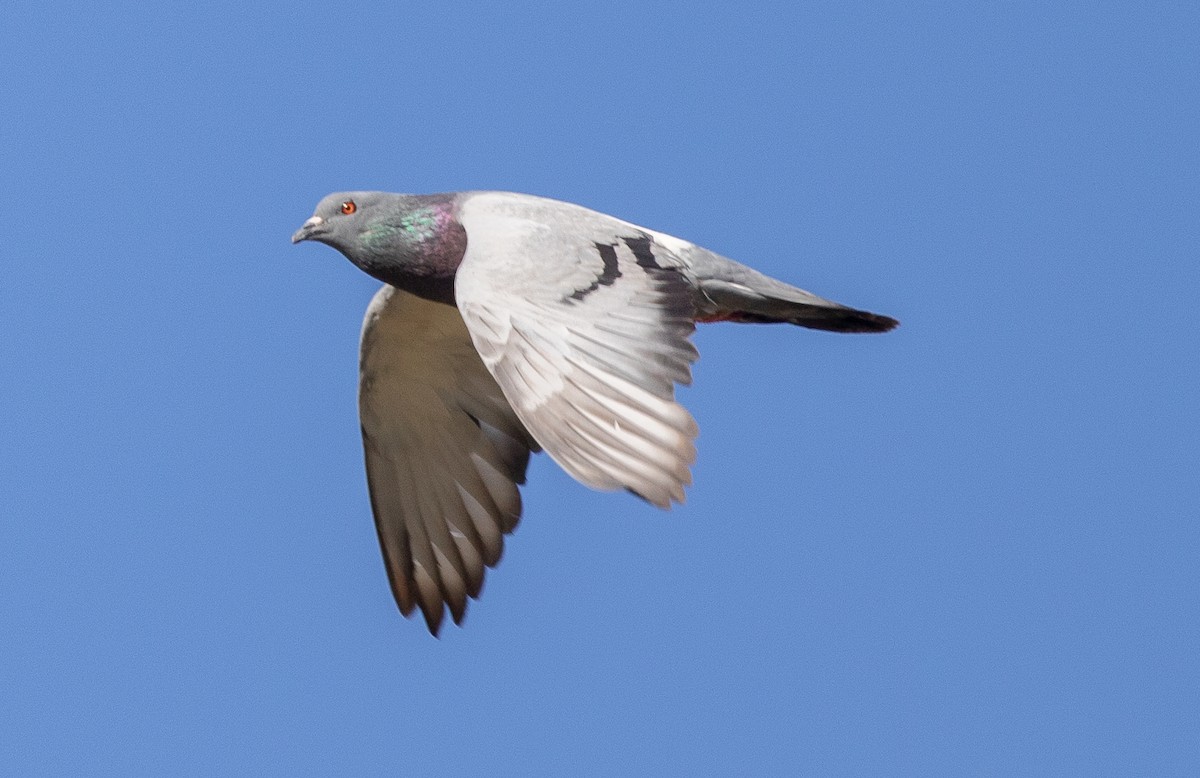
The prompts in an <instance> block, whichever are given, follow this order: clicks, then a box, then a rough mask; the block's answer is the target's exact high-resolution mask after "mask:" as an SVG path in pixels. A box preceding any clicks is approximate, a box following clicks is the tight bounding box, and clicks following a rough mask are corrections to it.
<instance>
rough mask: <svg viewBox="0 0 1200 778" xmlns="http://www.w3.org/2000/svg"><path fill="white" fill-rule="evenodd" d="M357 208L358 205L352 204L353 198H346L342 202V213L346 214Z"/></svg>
mask: <svg viewBox="0 0 1200 778" xmlns="http://www.w3.org/2000/svg"><path fill="white" fill-rule="evenodd" d="M357 210H358V206H357V205H355V204H354V201H353V200H347V201H346V202H344V203H342V213H344V214H346V215H347V216H349V215H350V214H352V213H354V212H355V211H357Z"/></svg>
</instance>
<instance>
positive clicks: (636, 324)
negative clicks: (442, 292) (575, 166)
mask: <svg viewBox="0 0 1200 778" xmlns="http://www.w3.org/2000/svg"><path fill="white" fill-rule="evenodd" d="M458 218H459V220H460V221H461V222H462V225H463V227H464V228H465V229H466V232H467V251H466V256H465V257H464V258H463V262H462V265H461V266H460V267H459V270H458V275H457V278H456V282H455V296H456V300H457V303H458V307H459V309H460V310H461V311H462V316H463V319H464V321H465V322H466V325H467V329H468V330H469V331H470V334H471V339H472V341H473V342H474V344H475V348H476V349H478V351H479V354H480V356H482V358H483V362H484V364H485V365H487V368H488V369H489V370H490V371H491V373H492V375H493V376H495V378H496V381H497V383H499V385H500V388H501V389H502V390H503V391H504V395H505V397H507V398H508V401H509V403H510V405H511V406H512V408H513V410H515V411H516V414H517V416H518V417H519V418H520V420H521V421H522V422H523V423H524V424H525V427H526V428H527V429H528V430H529V431H530V432H531V433H532V434H533V437H534V438H535V439H536V440H537V442H538V443H540V444H541V446H542V448H544V449H545V450H546V452H547V453H548V454H549V455H550V456H551V457H553V458H554V460H555V461H556V462H558V464H559V465H561V466H562V467H563V469H564V470H566V471H567V472H568V473H570V474H571V475H572V476H574V477H575V478H576V479H578V480H579V481H581V482H582V483H584V484H587V485H588V486H591V487H594V488H596V489H618V488H620V489H628V490H629V491H631V492H633V493H635V494H637V495H638V496H640V497H642V498H644V499H645V500H647V501H649V502H651V503H653V504H654V505H657V506H659V507H662V508H667V507H670V505H671V502H672V501H675V502H682V501H683V499H684V491H683V489H684V486H685V485H687V484H690V483H691V474H690V473H689V470H688V468H689V466H690V465H691V463H692V462H693V461H694V460H695V457H696V448H695V444H694V439H695V437H696V435H697V432H698V430H697V427H696V422H695V420H694V419H692V417H691V415H690V414H689V413H688V412H687V411H686V410H685V409H684V408H683V407H682V406H681V405H679V404H678V403H677V402H675V384H687V383H690V381H691V363H692V362H693V361H694V360H695V359H696V356H697V355H696V350H695V348H694V347H693V346H692V344H691V343H690V341H689V340H688V338H689V336H690V335H691V333H692V331H693V329H694V328H695V323H694V303H693V300H692V292H691V287H690V284H689V282H688V280H687V279H686V278H685V277H684V275H683V274H682V273H681V272H680V270H679V269H678V262H679V261H678V259H677V258H676V257H675V256H674V255H672V254H671V253H670V252H669V251H667V249H666V248H665V247H664V246H663V245H661V243H656V242H655V237H654V234H653V233H651V232H649V231H648V230H643V229H641V228H639V227H636V226H634V225H632V224H629V223H627V222H623V221H621V220H619V219H615V218H612V217H610V216H605V215H603V214H600V213H596V212H595V211H590V210H588V209H586V208H582V207H580V206H574V205H569V204H567V203H561V202H557V201H553V200H544V199H542V198H537V197H531V196H528V195H514V194H508V193H496V192H486V193H475V194H472V195H468V196H466V197H465V198H464V200H463V202H462V203H461V205H460V209H459V214H458Z"/></svg>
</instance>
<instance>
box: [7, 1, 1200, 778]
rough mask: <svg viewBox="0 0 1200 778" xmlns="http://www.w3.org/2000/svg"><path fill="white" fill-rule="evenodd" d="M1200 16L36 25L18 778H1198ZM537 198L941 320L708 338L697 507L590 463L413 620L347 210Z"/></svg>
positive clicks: (222, 10)
mask: <svg viewBox="0 0 1200 778" xmlns="http://www.w3.org/2000/svg"><path fill="white" fill-rule="evenodd" d="M1198 8H1200V6H1197V4H1195V3H1192V2H1181V3H1102V2H1093V3H1082V2H1080V3H1066V2H1064V3H1047V2H1016V3H1005V4H975V3H921V4H908V3H903V4H898V3H879V4H860V3H844V2H818V3H790V4H785V3H777V4H772V8H771V9H770V10H767V9H765V8H756V7H734V6H731V5H724V4H712V5H709V6H705V5H703V4H694V3H671V2H653V1H652V2H646V0H639V1H638V2H623V1H617V2H605V3H596V4H592V5H579V6H573V5H571V4H563V3H520V2H518V3H503V4H492V5H489V6H484V5H483V4H458V3H435V4H410V3H310V2H299V3H286V4H283V3H280V4H276V5H275V6H274V7H272V8H267V7H265V6H263V5H261V4H253V3H249V4H248V3H231V2H212V3H192V4H175V3H163V4H127V3H110V4H84V3H77V4H66V3H55V2H50V3H44V4H32V5H30V4H25V5H22V6H21V8H20V9H19V10H14V11H11V12H9V13H7V14H5V20H4V25H3V27H2V28H0V66H2V67H3V74H4V76H3V79H2V80H0V95H2V96H3V103H2V104H3V113H4V116H3V119H2V120H0V183H2V186H0V210H2V213H3V216H2V230H3V241H2V242H0V256H2V262H3V275H2V278H3V283H0V328H2V329H0V331H2V332H3V337H2V338H0V399H2V401H3V402H2V404H0V772H6V773H11V774H14V775H29V774H81V773H87V774H105V773H108V774H137V773H141V774H160V775H166V774H194V775H219V774H264V775H289V776H290V775H334V774H347V775H383V774H389V775H392V774H401V775H435V774H497V775H526V774H559V775H565V774H621V773H626V774H643V775H652V774H676V775H681V774H724V775H734V774H759V775H788V774H817V775H855V774H860V775H862V774H866V775H882V774H896V775H898V774H908V775H914V774H924V775H935V774H940V775H963V774H997V775H1014V774H1024V775H1030V774H1055V775H1064V774H1089V775H1100V774H1114V775H1168V774H1174V775H1182V774H1192V775H1194V774H1196V772H1197V771H1198V770H1200V734H1198V733H1200V669H1198V668H1200V664H1198V663H1200V564H1198V563H1200V523H1198V519H1200V442H1198V438H1200V411H1198V408H1200V401H1198V399H1197V385H1198V383H1200V348H1198V346H1197V335H1196V331H1197V313H1196V308H1197V297H1198V293H1200V44H1198V42H1197V41H1198V36H1200V10H1197V9H1198ZM351 188H355V189H386V190H391V191H406V192H434V191H445V190H455V189H511V190H517V191H524V192H532V193H536V194H542V195H548V196H552V197H558V198H561V199H565V200H571V201H574V202H579V203H582V204H585V205H588V206H591V207H593V208H596V209H599V210H602V211H605V212H609V213H612V214H615V215H617V216H620V217H622V218H625V219H628V220H630V221H634V222H637V223H641V224H644V225H647V226H649V227H652V228H655V229H659V230H663V231H666V232H670V233H673V234H676V235H679V236H681V237H685V238H688V239H690V240H693V241H696V242H698V243H700V244H702V245H704V246H707V247H709V248H711V249H714V250H716V251H719V252H721V253H723V254H726V255H728V256H731V257H734V258H736V259H738V260H740V261H743V262H746V263H747V264H751V265H753V266H755V267H757V268H758V269H760V270H763V271H765V272H768V273H770V274H772V275H776V276H778V277H780V278H783V279H786V280H788V281H791V282H793V283H796V284H798V285H800V286H802V287H805V288H807V289H810V290H812V291H814V292H817V293H818V294H821V295H824V296H828V297H832V298H833V299H836V300H839V301H842V302H845V303H848V304H851V305H855V306H859V307H864V308H867V309H870V310H874V311H878V312H880V313H886V314H890V315H893V316H896V317H897V318H899V319H900V320H901V321H902V322H903V325H902V327H901V328H900V329H899V330H897V331H896V332H894V333H891V334H889V335H885V336H873V337H868V336H845V335H835V334H829V333H821V332H813V331H808V330H803V329H799V328H794V327H784V326H776V327H765V326H735V325H708V326H705V327H704V328H702V329H701V330H700V331H699V332H698V333H697V336H696V342H697V345H698V346H699V348H700V351H701V354H702V356H701V360H700V362H699V363H698V364H697V366H696V370H695V378H696V381H695V386H694V387H693V388H690V389H687V390H685V391H683V392H682V393H681V396H682V398H683V400H684V402H685V403H686V404H687V405H688V407H689V408H690V409H691V410H692V411H693V412H694V413H695V415H696V417H697V418H698V420H699V422H700V426H701V437H700V441H699V446H700V458H699V461H698V462H697V464H696V467H695V470H694V475H695V480H696V484H695V487H694V488H692V489H691V490H690V492H689V496H688V502H687V504H686V505H685V506H683V507H680V508H676V509H675V510H674V511H672V512H670V513H664V512H660V511H658V510H656V509H654V508H652V507H650V506H648V505H646V504H644V503H642V502H640V501H638V500H637V499H635V498H633V497H630V496H628V495H625V494H602V493H597V492H592V491H589V490H587V489H585V488H584V487H582V486H580V485H578V484H576V483H575V482H573V481H572V480H570V479H569V478H568V477H567V476H566V475H564V474H563V473H562V472H561V471H560V470H558V468H557V467H556V466H555V465H554V464H553V463H552V462H551V461H549V459H547V458H546V457H544V456H543V457H538V458H537V459H536V460H535V462H534V463H533V465H532V467H531V472H530V479H529V484H528V487H527V488H526V490H525V498H526V512H525V519H524V521H523V523H522V525H521V526H520V528H519V529H518V530H517V532H516V534H515V536H514V537H513V538H511V539H510V542H509V543H508V546H507V551H506V555H505V558H504V560H503V562H502V563H501V565H500V567H499V568H498V569H497V570H494V571H492V572H491V574H490V575H489V578H488V583H487V586H486V589H485V592H484V594H483V597H482V599H481V600H480V601H478V602H476V603H473V605H472V607H471V610H470V612H469V614H468V617H467V621H466V624H465V627H464V628H463V629H458V628H455V627H453V626H451V627H450V628H448V629H446V630H444V634H443V637H442V638H441V639H440V640H435V639H433V638H431V637H430V636H429V635H428V634H427V633H426V632H425V629H424V627H423V626H422V624H421V623H420V622H419V621H408V620H405V619H403V618H402V617H401V616H400V615H399V613H398V612H397V610H396V608H395V606H394V604H393V602H392V598H391V594H390V593H389V591H388V587H387V582H386V578H385V575H384V570H383V565H382V562H381V560H380V558H379V553H378V549H377V547H376V540H375V532H374V529H373V527H372V523H371V517H370V509H369V505H368V500H367V492H366V486H365V478H364V475H363V468H362V461H361V460H362V455H361V449H360V440H359V429H358V421H357V415H356V408H355V391H356V380H357V374H356V371H357V365H356V359H357V353H356V349H357V340H358V334H359V326H360V321H361V317H362V314H363V310H364V308H365V307H366V304H367V301H368V300H369V299H370V297H371V295H372V293H373V292H374V290H375V288H376V286H377V284H376V282H374V281H373V280H371V279H370V278H368V277H367V276H365V275H363V274H362V273H360V272H359V271H358V270H357V269H355V268H354V267H353V266H352V265H350V263H349V262H347V261H346V260H345V259H344V258H342V257H341V256H340V255H338V254H337V253H336V252H334V251H333V250H331V249H328V248H326V247H323V246H319V245H307V244H306V245H302V246H292V245H290V244H289V236H290V235H291V233H292V232H293V230H295V229H296V228H297V227H298V226H299V225H300V223H301V222H303V221H304V219H305V218H307V217H308V216H309V214H310V213H311V212H312V208H313V206H314V205H315V203H316V202H317V200H318V199H320V197H321V196H323V195H324V194H326V193H327V192H330V191H335V190H340V189H351Z"/></svg>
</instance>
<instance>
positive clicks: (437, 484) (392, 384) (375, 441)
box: [358, 286, 537, 635]
mask: <svg viewBox="0 0 1200 778" xmlns="http://www.w3.org/2000/svg"><path fill="white" fill-rule="evenodd" d="M358 404H359V416H360V419H361V421H362V433H363V448H364V449H365V454H366V463H367V482H368V485H369V488H370V492H371V507H372V509H373V511H374V513H375V526H376V529H377V530H378V532H379V543H380V545H381V546H382V548H383V556H384V562H385V564H386V565H387V571H388V578H389V580H390V581H391V584H392V592H393V593H394V594H395V597H396V602H397V603H398V604H399V606H400V610H401V611H402V612H403V613H404V615H406V616H407V615H409V614H411V613H412V611H413V608H414V606H420V608H421V611H422V613H423V614H424V616H425V622H426V624H427V625H428V626H429V630H430V632H433V633H434V634H435V635H436V634H437V631H438V627H439V626H440V625H441V621H442V616H443V612H444V609H443V603H445V605H446V606H448V607H449V608H450V614H451V616H452V617H453V618H454V621H455V623H458V622H460V621H461V620H462V617H463V614H464V613H465V612H466V606H467V598H468V597H476V596H478V594H479V591H480V588H481V587H482V586H483V574H484V568H485V566H488V567H490V566H493V565H495V564H496V562H497V561H498V560H499V559H500V554H501V551H502V550H503V536H504V534H505V533H507V532H511V531H512V529H513V528H514V527H515V526H516V524H517V520H518V519H519V518H520V516H521V496H520V493H519V491H518V489H517V485H518V484H521V483H524V482H525V467H526V465H527V464H528V462H529V453H530V451H531V450H536V449H537V444H536V443H534V442H533V440H532V439H531V438H530V437H529V435H528V433H527V432H526V431H525V429H524V428H523V427H522V426H521V422H520V421H519V420H518V419H517V417H516V416H515V415H514V413H513V411H512V408H510V407H509V405H508V402H507V401H506V400H505V398H504V395H503V394H502V393H501V391H500V388H499V387H498V386H497V385H496V382H495V380H494V379H493V378H492V376H491V375H490V374H489V373H488V371H487V370H486V369H485V368H484V366H483V363H482V362H481V361H480V359H479V355H478V353H477V352H476V351H475V349H474V348H473V347H472V345H471V341H470V338H469V336H468V334H467V329H466V326H465V325H464V324H463V320H462V317H461V316H460V315H459V312H458V310H457V309H456V308H455V307H454V306H451V305H445V304H442V303H434V302H429V301H428V300H424V299H422V298H420V297H416V296H415V295H412V294H409V293H407V292H402V291H399V290H397V289H395V288H393V287H391V286H385V287H383V288H382V289H380V290H379V292H378V293H377V294H376V295H375V298H374V299H373V300H372V301H371V305H370V306H369V307H368V309H367V315H366V319H365V320H364V322H363V333H362V345H361V350H360V376H359V396H358Z"/></svg>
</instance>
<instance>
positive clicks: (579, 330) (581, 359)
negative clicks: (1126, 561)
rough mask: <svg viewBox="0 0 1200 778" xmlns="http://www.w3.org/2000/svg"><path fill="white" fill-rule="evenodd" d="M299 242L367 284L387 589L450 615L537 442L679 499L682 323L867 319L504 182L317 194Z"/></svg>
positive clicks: (406, 609) (660, 496)
mask: <svg viewBox="0 0 1200 778" xmlns="http://www.w3.org/2000/svg"><path fill="white" fill-rule="evenodd" d="M305 240H315V241H319V242H321V243H325V244H328V245H329V246H332V247H333V248H335V249H337V250H338V251H340V252H342V253H343V254H345V255H346V257H347V258H349V260H350V261H351V262H353V263H354V264H355V265H357V266H358V267H359V268H360V269H362V270H363V271H365V272H367V273H369V274H370V275H372V276H374V277H375V278H377V279H378V280H380V281H382V282H383V283H384V286H383V287H382V288H381V289H380V290H379V292H378V293H376V295H375V297H374V299H372V301H371V304H370V305H369V306H368V308H367V313H366V319H365V321H364V322H363V329H362V340H361V347H360V352H359V360H360V361H359V395H358V403H359V415H360V419H361V422H362V435H363V448H364V449H365V456H366V469H367V483H368V488H369V491H370V496H371V507H372V510H373V512H374V515H375V525H376V529H377V531H378V534H379V542H380V546H381V547H382V549H383V556H384V561H385V564H386V567H387V573H388V578H389V580H390V582H391V587H392V592H393V594H394V595H395V598H396V603H397V604H398V605H399V606H400V611H401V612H402V613H403V614H404V615H405V616H410V615H411V614H412V613H413V612H414V610H415V609H416V608H420V610H421V612H422V613H423V615H424V617H425V623H426V625H427V626H428V628H429V631H430V632H431V633H433V634H434V635H437V633H438V630H439V628H440V627H441V624H442V620H443V618H444V614H445V611H446V610H447V609H448V610H449V612H450V616H451V618H452V619H453V620H454V622H455V623H456V624H460V623H461V622H462V619H463V616H464V615H465V613H466V609H467V601H468V598H476V597H478V596H479V593H480V590H481V588H482V587H483V576H484V570H485V568H487V567H492V566H495V564H496V563H497V562H498V561H499V559H500V554H501V551H502V549H503V538H504V535H505V534H507V533H509V532H512V530H513V528H514V527H515V526H516V524H517V521H518V519H519V518H520V516H521V496H520V493H519V490H518V486H519V485H521V484H523V483H524V482H525V468H526V466H527V465H528V463H529V456H530V454H531V453H536V452H538V451H541V450H545V451H546V453H547V454H549V455H550V457H551V458H552V459H553V460H554V461H555V462H557V463H558V464H559V465H561V466H562V468H563V469H564V470H566V471H567V472H568V473H570V474H571V475H572V476H573V477H574V478H575V479H576V480H578V481H580V482H582V483H583V484H586V485H587V486H590V487H592V488H594V489H602V490H613V489H626V490H628V491H630V492H632V493H633V494H635V495H637V496H638V497H641V498H642V499H644V500H646V501H647V502H649V503H651V504H653V505H656V506H658V507H660V508H669V507H670V506H671V504H672V503H673V502H683V499H684V487H685V486H687V485H689V484H690V483H691V475H690V473H689V467H690V465H691V464H692V462H693V461H694V459H695V457H696V448H695V445H694V439H695V437H696V435H697V432H698V428H697V426H696V422H695V420H694V419H693V418H692V416H691V414H689V413H688V412H687V411H686V410H685V409H684V408H683V406H681V405H680V404H679V403H677V402H676V401H675V385H676V384H687V383H689V382H690V381H691V363H692V362H693V361H694V360H695V359H696V357H697V353H696V349H695V348H694V347H693V346H692V344H691V342H690V340H689V338H690V336H691V334H692V331H693V330H694V329H695V325H696V322H713V321H733V322H786V323H790V324H798V325H800V326H803V327H810V328H813V329H819V330H831V331H834V332H885V331H887V330H890V329H892V328H893V327H895V326H896V325H897V321H896V320H895V319H892V318H889V317H887V316H881V315H878V314H874V313H868V312H866V311H860V310H855V309H853V308H848V307H846V306H843V305H839V304H838V303H834V302H830V301H829V300H824V299H822V298H820V297H817V296H815V295H813V294H810V293H809V292H806V291H804V290H802V289H797V288H796V287H794V286H790V285H788V284H785V283H783V282H782V281H777V280H775V279H773V278H770V277H768V276H765V275H763V274H762V273H759V272H757V271H755V270H752V269H751V268H749V267H746V266H745V265H741V264H738V263H737V262H734V261H733V260H730V259H726V258H725V257H722V256H720V255H718V254H714V253H713V252H711V251H708V250H707V249H703V248H701V247H699V246H696V245H694V244H692V243H689V242H687V241H685V240H681V239H679V238H675V237H672V236H670V235H666V234H663V233H661V232H655V231H654V230H650V229H646V228H645V227H638V226H636V225H634V224H630V223H629V222H626V221H622V220H620V219H617V218H615V217H612V216H607V215H605V214H602V213H598V212H596V211H593V210H590V209H588V208H584V207H582V206H579V205H573V204H571V203H566V202H560V201H557V200H550V199H546V198H543V197H535V196H532V195H525V194H515V193H511V192H461V193H451V194H431V195H402V194H391V193H387V192H339V193H335V194H331V195H329V196H327V197H325V198H324V199H323V200H321V202H320V203H319V204H318V205H317V208H316V211H315V212H314V214H313V216H312V217H311V218H310V219H308V221H306V222H304V225H303V226H302V227H301V228H300V229H299V230H298V231H297V232H296V234H295V235H293V236H292V242H293V243H298V242H300V241H305Z"/></svg>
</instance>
